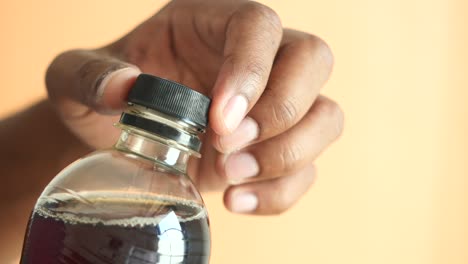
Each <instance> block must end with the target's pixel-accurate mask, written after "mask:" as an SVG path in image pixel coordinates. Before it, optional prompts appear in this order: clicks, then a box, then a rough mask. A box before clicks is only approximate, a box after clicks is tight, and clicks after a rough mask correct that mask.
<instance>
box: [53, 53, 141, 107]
mask: <svg viewBox="0 0 468 264" xmlns="http://www.w3.org/2000/svg"><path fill="white" fill-rule="evenodd" d="M140 73H141V71H140V70H139V69H138V67H136V66H135V65H131V64H128V63H126V62H123V61H121V60H118V59H116V58H114V57H111V56H109V55H104V54H101V53H100V52H98V51H95V50H71V51H67V52H64V53H62V54H60V55H59V56H57V57H56V58H55V59H54V61H53V62H52V63H51V65H50V66H49V68H48V70H47V74H46V86H47V90H48V93H49V97H50V99H51V100H52V101H54V102H55V103H56V104H58V106H59V108H60V109H61V110H64V111H68V110H70V111H72V109H69V108H70V107H75V106H76V104H77V103H78V104H80V105H84V106H87V107H89V108H91V109H93V110H95V111H97V112H100V113H111V112H115V111H117V110H119V109H122V108H123V107H124V105H125V101H126V98H127V95H128V92H129V90H130V88H131V86H132V85H133V83H134V82H135V80H136V77H137V76H138V75H139V74H140Z"/></svg>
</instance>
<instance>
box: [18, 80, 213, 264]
mask: <svg viewBox="0 0 468 264" xmlns="http://www.w3.org/2000/svg"><path fill="white" fill-rule="evenodd" d="M128 101H129V106H128V108H127V110H126V111H125V112H124V113H123V114H122V116H121V119H120V122H119V124H117V127H119V128H120V129H121V130H122V132H121V135H120V138H119V139H118V141H117V143H116V144H115V145H114V146H113V147H112V148H111V149H107V150H100V151H96V152H93V153H91V154H90V155H88V156H86V157H84V158H82V159H80V160H78V161H76V162H74V163H72V164H71V165H69V166H68V167H67V168H65V169H64V170H63V171H62V172H60V173H59V174H58V175H57V176H56V177H55V178H54V179H53V180H52V181H51V182H50V184H49V185H48V186H47V187H46V189H45V190H44V191H43V193H42V194H41V196H40V198H39V199H38V201H37V203H36V206H35V207H34V210H33V212H32V215H31V219H30V221H29V225H28V230H27V233H26V237H25V242H24V246H23V253H22V259H21V263H23V264H26V263H41V264H42V263H47V264H49V263H80V264H81V263H93V264H94V263H113V264H118V263H126V264H143V263H145V264H150V263H159V264H169V263H170V264H175V263H180V264H182V263H184V264H187V263H192V264H204V263H208V262H209V255H210V232H209V222H208V215H207V212H206V209H205V206H204V204H203V201H202V198H201V196H200V194H199V193H198V191H197V190H196V188H195V186H194V185H193V183H192V181H191V180H190V178H189V177H188V176H187V174H186V169H187V162H188V159H189V156H191V155H192V156H196V157H200V154H199V150H200V147H201V143H200V139H199V137H198V135H199V134H200V133H203V132H204V130H205V128H206V125H207V112H208V108H209V104H210V100H209V98H208V97H206V96H204V95H202V94H200V93H198V92H196V91H193V90H191V89H189V88H187V87H185V86H183V85H180V84H177V83H174V82H172V81H168V80H165V79H161V78H158V77H154V76H151V75H147V74H142V75H140V76H139V77H138V79H137V81H136V83H135V85H134V87H133V88H132V90H131V91H130V94H129V98H128ZM111 129H112V128H111Z"/></svg>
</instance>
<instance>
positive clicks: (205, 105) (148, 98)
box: [128, 74, 211, 128]
mask: <svg viewBox="0 0 468 264" xmlns="http://www.w3.org/2000/svg"><path fill="white" fill-rule="evenodd" d="M128 102H129V103H133V104H137V105H141V106H144V107H147V108H150V109H153V110H156V111H158V112H161V113H163V114H166V115H169V116H172V117H176V118H178V119H181V120H183V121H186V122H189V123H193V124H195V125H198V126H201V127H203V128H206V126H207V124H208V110H209V107H210V103H211V100H210V98H208V97H207V96H205V95H203V94H201V93H199V92H197V91H195V90H192V89H190V88H188V87H187V86H185V85H182V84H180V83H176V82H173V81H170V80H166V79H163V78H159V77H156V76H153V75H149V74H140V75H139V76H138V78H137V80H136V82H135V84H134V85H133V87H132V89H131V90H130V93H129V95H128Z"/></svg>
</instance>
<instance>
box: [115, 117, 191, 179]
mask: <svg viewBox="0 0 468 264" xmlns="http://www.w3.org/2000/svg"><path fill="white" fill-rule="evenodd" d="M141 132H142V131H138V130H136V129H134V128H130V127H125V126H123V127H122V132H121V134H120V137H119V140H118V141H117V143H116V144H115V145H114V148H116V149H117V150H119V151H122V152H125V153H130V154H133V155H136V156H139V157H141V158H144V159H147V160H150V161H153V162H155V163H157V164H158V165H163V166H164V167H167V168H168V169H173V170H176V171H178V172H181V173H184V174H185V173H186V172H187V163H188V159H189V157H190V153H189V152H188V151H185V150H181V149H180V148H177V147H175V146H173V145H171V144H167V143H165V142H163V141H164V140H161V141H157V140H154V139H152V138H149V137H148V136H145V135H142V133H141Z"/></svg>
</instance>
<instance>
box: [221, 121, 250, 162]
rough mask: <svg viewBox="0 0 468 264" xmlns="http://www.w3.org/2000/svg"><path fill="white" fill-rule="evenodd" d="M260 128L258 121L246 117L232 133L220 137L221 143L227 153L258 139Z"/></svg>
mask: <svg viewBox="0 0 468 264" xmlns="http://www.w3.org/2000/svg"><path fill="white" fill-rule="evenodd" d="M258 130H259V129H258V124H257V122H255V120H253V119H252V118H250V117H246V118H244V120H242V122H241V123H240V125H239V127H237V129H236V130H234V132H232V134H229V135H227V136H221V137H220V138H219V145H220V147H221V148H222V151H223V152H225V153H228V152H232V151H234V150H237V149H240V148H242V147H245V146H246V145H247V144H248V143H250V142H252V141H254V140H255V139H257V137H258Z"/></svg>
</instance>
